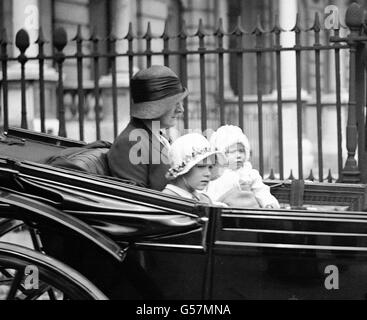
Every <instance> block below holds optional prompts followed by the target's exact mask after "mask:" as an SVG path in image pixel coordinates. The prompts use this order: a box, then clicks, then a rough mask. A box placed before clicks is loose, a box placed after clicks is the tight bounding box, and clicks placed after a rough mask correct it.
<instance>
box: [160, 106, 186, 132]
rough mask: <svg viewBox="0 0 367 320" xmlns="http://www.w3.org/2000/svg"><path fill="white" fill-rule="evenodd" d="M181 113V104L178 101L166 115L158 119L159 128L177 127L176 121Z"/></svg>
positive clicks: (182, 109) (182, 110)
mask: <svg viewBox="0 0 367 320" xmlns="http://www.w3.org/2000/svg"><path fill="white" fill-rule="evenodd" d="M183 112H184V108H183V102H182V101H179V102H177V103H176V105H175V106H173V107H172V108H171V109H170V110H169V111H168V112H167V113H165V114H164V115H163V116H162V117H160V119H159V121H160V124H161V128H171V127H174V126H175V125H177V119H178V117H179V116H180V115H181V114H182V113H183Z"/></svg>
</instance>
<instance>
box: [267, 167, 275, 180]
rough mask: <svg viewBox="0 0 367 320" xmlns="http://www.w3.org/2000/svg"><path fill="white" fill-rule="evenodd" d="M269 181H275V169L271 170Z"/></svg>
mask: <svg viewBox="0 0 367 320" xmlns="http://www.w3.org/2000/svg"><path fill="white" fill-rule="evenodd" d="M268 180H275V174H274V170H273V169H271V170H270V175H269V177H268Z"/></svg>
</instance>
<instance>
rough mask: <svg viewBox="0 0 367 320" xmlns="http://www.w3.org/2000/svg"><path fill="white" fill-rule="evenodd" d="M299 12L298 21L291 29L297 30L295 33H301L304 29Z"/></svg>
mask: <svg viewBox="0 0 367 320" xmlns="http://www.w3.org/2000/svg"><path fill="white" fill-rule="evenodd" d="M299 20H300V19H299V13H298V12H297V14H296V23H295V25H294V27H293V28H292V29H291V31H293V32H295V33H300V32H301V31H302V28H301V24H300V21H299Z"/></svg>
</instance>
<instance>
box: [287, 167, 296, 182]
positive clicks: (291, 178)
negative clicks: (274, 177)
mask: <svg viewBox="0 0 367 320" xmlns="http://www.w3.org/2000/svg"><path fill="white" fill-rule="evenodd" d="M294 179H295V178H294V176H293V170H292V169H291V174H290V175H289V177H288V179H287V180H294Z"/></svg>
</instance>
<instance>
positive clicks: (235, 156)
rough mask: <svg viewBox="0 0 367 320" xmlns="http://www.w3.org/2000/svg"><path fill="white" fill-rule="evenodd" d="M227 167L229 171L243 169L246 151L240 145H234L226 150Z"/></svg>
mask: <svg viewBox="0 0 367 320" xmlns="http://www.w3.org/2000/svg"><path fill="white" fill-rule="evenodd" d="M226 157H227V159H228V167H229V169H231V170H237V169H239V168H242V167H243V164H244V163H245V161H246V151H245V147H244V146H243V144H242V143H236V144H232V145H231V146H229V148H227V149H226Z"/></svg>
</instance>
